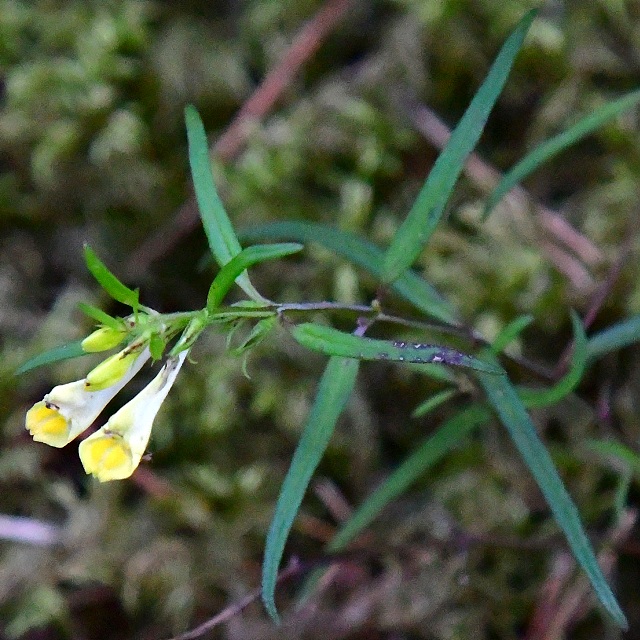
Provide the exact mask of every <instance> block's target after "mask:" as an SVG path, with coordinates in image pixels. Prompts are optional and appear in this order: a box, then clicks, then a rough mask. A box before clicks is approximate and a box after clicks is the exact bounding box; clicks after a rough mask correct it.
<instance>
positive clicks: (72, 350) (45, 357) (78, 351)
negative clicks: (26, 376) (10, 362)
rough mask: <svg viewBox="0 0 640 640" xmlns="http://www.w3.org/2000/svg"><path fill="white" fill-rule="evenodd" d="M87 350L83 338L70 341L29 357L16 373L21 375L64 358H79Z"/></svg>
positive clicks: (85, 353)
mask: <svg viewBox="0 0 640 640" xmlns="http://www.w3.org/2000/svg"><path fill="white" fill-rule="evenodd" d="M86 355H87V352H86V351H85V350H84V349H83V348H82V340H78V341H76V342H69V343H68V344H63V345H61V346H59V347H54V348H53V349H50V350H49V351H45V352H44V353H40V354H38V355H37V356H34V357H33V358H29V359H28V360H27V361H26V362H25V363H24V364H22V365H21V366H19V367H18V368H17V369H16V372H15V375H17V376H18V375H21V374H23V373H26V372H27V371H31V370H32V369H36V368H38V367H43V366H44V365H47V364H53V363H54V362H60V361H62V360H70V359H71V358H78V357H79V356H86Z"/></svg>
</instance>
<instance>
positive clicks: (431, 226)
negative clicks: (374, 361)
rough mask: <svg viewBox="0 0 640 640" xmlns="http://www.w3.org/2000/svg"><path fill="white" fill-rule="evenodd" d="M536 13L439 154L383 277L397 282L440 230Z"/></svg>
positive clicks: (512, 38)
mask: <svg viewBox="0 0 640 640" xmlns="http://www.w3.org/2000/svg"><path fill="white" fill-rule="evenodd" d="M535 14H536V11H535V10H533V11H529V13H527V14H526V15H525V16H524V18H522V20H520V22H519V24H518V26H517V27H516V28H515V30H514V31H513V33H512V34H511V35H510V36H509V38H508V39H507V41H506V42H505V43H504V45H503V47H502V49H501V50H500V53H499V54H498V56H497V57H496V59H495V62H494V63H493V65H492V66H491V69H490V70H489V73H488V75H487V77H486V79H485V81H484V82H483V83H482V86H481V87H480V88H479V89H478V92H477V93H476V95H475V97H474V98H473V100H472V101H471V104H470V105H469V107H468V109H467V110H466V112H465V114H464V116H463V117H462V120H460V123H459V124H458V126H457V127H456V128H455V130H454V132H453V133H452V134H451V138H450V139H449V142H448V143H447V146H446V147H445V149H444V150H443V151H442V153H441V154H440V155H439V156H438V159H437V160H436V163H435V165H434V167H433V169H432V170H431V173H430V174H429V177H428V178H427V180H426V182H425V184H424V186H423V187H422V190H421V191H420V193H419V194H418V198H417V199H416V201H415V203H414V205H413V207H412V208H411V210H410V211H409V213H408V215H407V217H406V219H405V220H404V222H403V223H402V224H401V225H400V228H399V229H398V231H397V232H396V234H395V237H394V238H393V241H392V242H391V245H390V246H389V249H388V250H387V253H386V255H385V258H384V266H383V280H384V282H393V281H394V280H396V279H397V278H398V277H399V276H400V275H401V274H402V273H404V271H405V270H406V269H408V268H409V267H410V266H411V265H412V264H413V262H414V260H415V259H416V258H417V256H418V254H419V253H420V251H422V248H423V247H424V246H425V245H426V243H427V242H428V240H429V238H430V237H431V234H432V233H433V231H434V230H435V228H436V226H437V224H438V222H439V221H440V218H441V216H442V212H443V211H444V208H445V206H446V204H447V201H448V200H449V197H450V195H451V192H452V191H453V188H454V186H455V184H456V182H457V181H458V178H459V176H460V173H461V172H462V169H463V167H464V163H465V161H466V159H467V156H468V155H469V154H470V153H471V152H472V151H473V149H474V147H475V146H476V144H477V142H478V140H479V139H480V136H481V134H482V131H483V129H484V126H485V124H486V122H487V118H488V117H489V114H490V113H491V110H492V109H493V105H494V104H495V102H496V100H497V99H498V96H499V95H500V93H501V92H502V88H503V87H504V84H505V82H506V80H507V76H508V75H509V72H510V71H511V67H512V65H513V62H514V60H515V57H516V55H517V54H518V52H519V51H520V48H521V47H522V43H523V41H524V38H525V36H526V34H527V31H528V30H529V26H530V25H531V22H532V20H533V18H534V17H535Z"/></svg>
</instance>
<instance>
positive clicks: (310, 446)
mask: <svg viewBox="0 0 640 640" xmlns="http://www.w3.org/2000/svg"><path fill="white" fill-rule="evenodd" d="M358 365H359V362H358V361H357V360H352V359H349V358H330V359H329V363H328V364H327V367H326V369H325V371H324V374H323V375H322V378H321V380H320V385H319V387H318V393H317V395H316V399H315V401H314V403H313V407H312V408H311V413H310V414H309V418H308V419H307V424H306V425H305V427H304V430H303V432H302V437H301V438H300V442H299V443H298V447H297V448H296V451H295V454H294V455H293V460H292V461H291V466H290V467H289V471H288V472H287V475H286V477H285V479H284V482H283V483H282V488H281V489H280V495H279V496H278V503H277V505H276V512H275V514H274V516H273V520H272V521H271V526H270V527H269V533H268V535H267V543H266V546H265V551H264V563H263V565H262V600H263V602H264V605H265V608H266V609H267V612H268V613H269V615H270V616H271V617H272V618H273V619H274V620H278V612H277V609H276V604H275V588H276V581H277V578H278V567H279V566H280V561H281V560H282V554H283V552H284V545H285V542H286V541H287V537H288V536H289V531H290V530H291V526H292V525H293V521H294V519H295V517H296V514H297V513H298V509H299V508H300V504H301V503H302V498H303V496H304V494H305V492H306V490H307V486H308V484H309V481H310V480H311V476H312V475H313V473H314V471H315V470H316V467H317V466H318V463H319V462H320V459H321V458H322V455H323V454H324V452H325V449H326V448H327V445H328V444H329V439H330V438H331V435H332V434H333V430H334V428H335V425H336V422H337V420H338V418H339V416H340V414H341V413H342V410H343V409H344V407H345V406H346V404H347V401H348V400H349V396H350V395H351V392H352V390H353V387H354V385H355V381H356V376H357V374H358Z"/></svg>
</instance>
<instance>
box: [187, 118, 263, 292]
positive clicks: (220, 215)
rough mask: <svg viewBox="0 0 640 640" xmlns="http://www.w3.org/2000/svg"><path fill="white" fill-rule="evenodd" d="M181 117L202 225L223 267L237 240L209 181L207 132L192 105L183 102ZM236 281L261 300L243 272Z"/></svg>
mask: <svg viewBox="0 0 640 640" xmlns="http://www.w3.org/2000/svg"><path fill="white" fill-rule="evenodd" d="M184 116H185V121H186V125H187V139H188V142H189V165H190V167H191V176H192V178H193V187H194V190H195V193H196V200H197V202H198V210H199V211H200V217H201V219H202V226H203V227H204V232H205V234H206V236H207V240H208V241H209V248H210V249H211V253H212V254H213V257H214V258H215V260H216V262H217V263H218V265H219V266H221V267H223V266H224V265H225V264H227V262H229V261H230V260H231V259H232V258H234V257H235V256H237V255H238V254H239V253H240V251H241V247H240V242H239V241H238V238H237V236H236V232H235V231H234V230H233V226H232V224H231V221H230V220H229V216H228V215H227V212H226V211H225V209H224V206H223V204H222V201H221V200H220V196H218V191H217V190H216V186H215V183H214V182H213V175H212V174H211V160H210V158H209V147H208V144H207V135H206V133H205V130H204V125H203V124H202V120H201V119H200V115H199V114H198V112H197V111H196V109H195V107H193V106H192V105H187V107H186V108H185V110H184ZM237 282H238V285H239V286H240V287H241V288H242V289H243V290H244V292H245V293H246V294H247V295H248V296H249V297H250V298H253V299H254V300H263V298H262V296H261V295H260V294H259V293H258V292H257V291H256V290H255V289H254V287H253V285H252V284H251V282H250V281H249V276H248V275H247V274H246V273H241V274H240V275H239V276H238V278H237Z"/></svg>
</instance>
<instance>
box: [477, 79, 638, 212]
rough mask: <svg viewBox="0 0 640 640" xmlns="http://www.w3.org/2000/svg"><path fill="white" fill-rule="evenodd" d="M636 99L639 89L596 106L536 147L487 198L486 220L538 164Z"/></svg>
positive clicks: (621, 110) (629, 106) (504, 177)
mask: <svg viewBox="0 0 640 640" xmlns="http://www.w3.org/2000/svg"><path fill="white" fill-rule="evenodd" d="M638 101H640V90H638V91H634V92H632V93H630V94H629V95H626V96H624V97H623V98H620V99H619V100H614V101H613V102H609V103H608V104H606V105H604V106H602V107H600V108H599V109H596V110H595V111H594V112H593V113H591V114H589V115H588V116H587V117H586V118H582V119H581V120H580V121H579V122H577V123H576V124H574V125H573V126H572V127H570V128H569V129H567V130H566V131H563V132H562V133H560V134H558V135H557V136H554V137H553V138H551V139H550V140H547V141H546V142H543V143H542V144H541V145H539V146H537V147H536V148H535V149H534V150H533V151H531V153H528V154H527V155H526V156H525V157H524V158H523V159H522V160H520V162H518V163H517V164H516V165H515V166H514V167H513V168H512V169H511V170H510V171H508V172H507V173H506V174H505V175H504V176H503V178H502V180H501V181H500V183H499V184H498V186H497V187H496V188H495V189H494V191H493V193H492V194H491V195H490V196H489V199H488V200H487V204H486V205H485V208H484V214H483V217H484V218H485V219H486V218H488V217H489V214H490V213H491V211H492V210H493V209H494V207H495V206H496V205H497V204H498V202H500V200H502V198H503V197H504V196H505V195H506V194H507V193H508V192H509V191H511V189H513V187H515V186H516V185H517V184H518V183H519V182H521V181H522V180H524V179H525V178H526V177H527V176H528V175H529V174H530V173H532V172H533V171H535V170H536V169H537V168H538V167H539V166H540V165H542V164H544V163H545V162H547V161H548V160H550V159H551V158H553V157H554V156H556V155H558V154H559V153H561V152H562V151H564V150H565V149H566V148H567V147H570V146H571V145H573V144H575V143H576V142H579V141H580V140H582V139H583V138H585V137H586V136H588V135H589V134H590V133H593V132H594V131H596V129H599V128H600V127H602V126H603V125H604V124H605V123H606V122H608V121H609V120H612V119H613V118H615V117H616V116H617V115H619V114H621V113H623V112H624V111H627V110H628V109H630V108H631V107H633V106H634V105H635V104H637V103H638Z"/></svg>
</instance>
